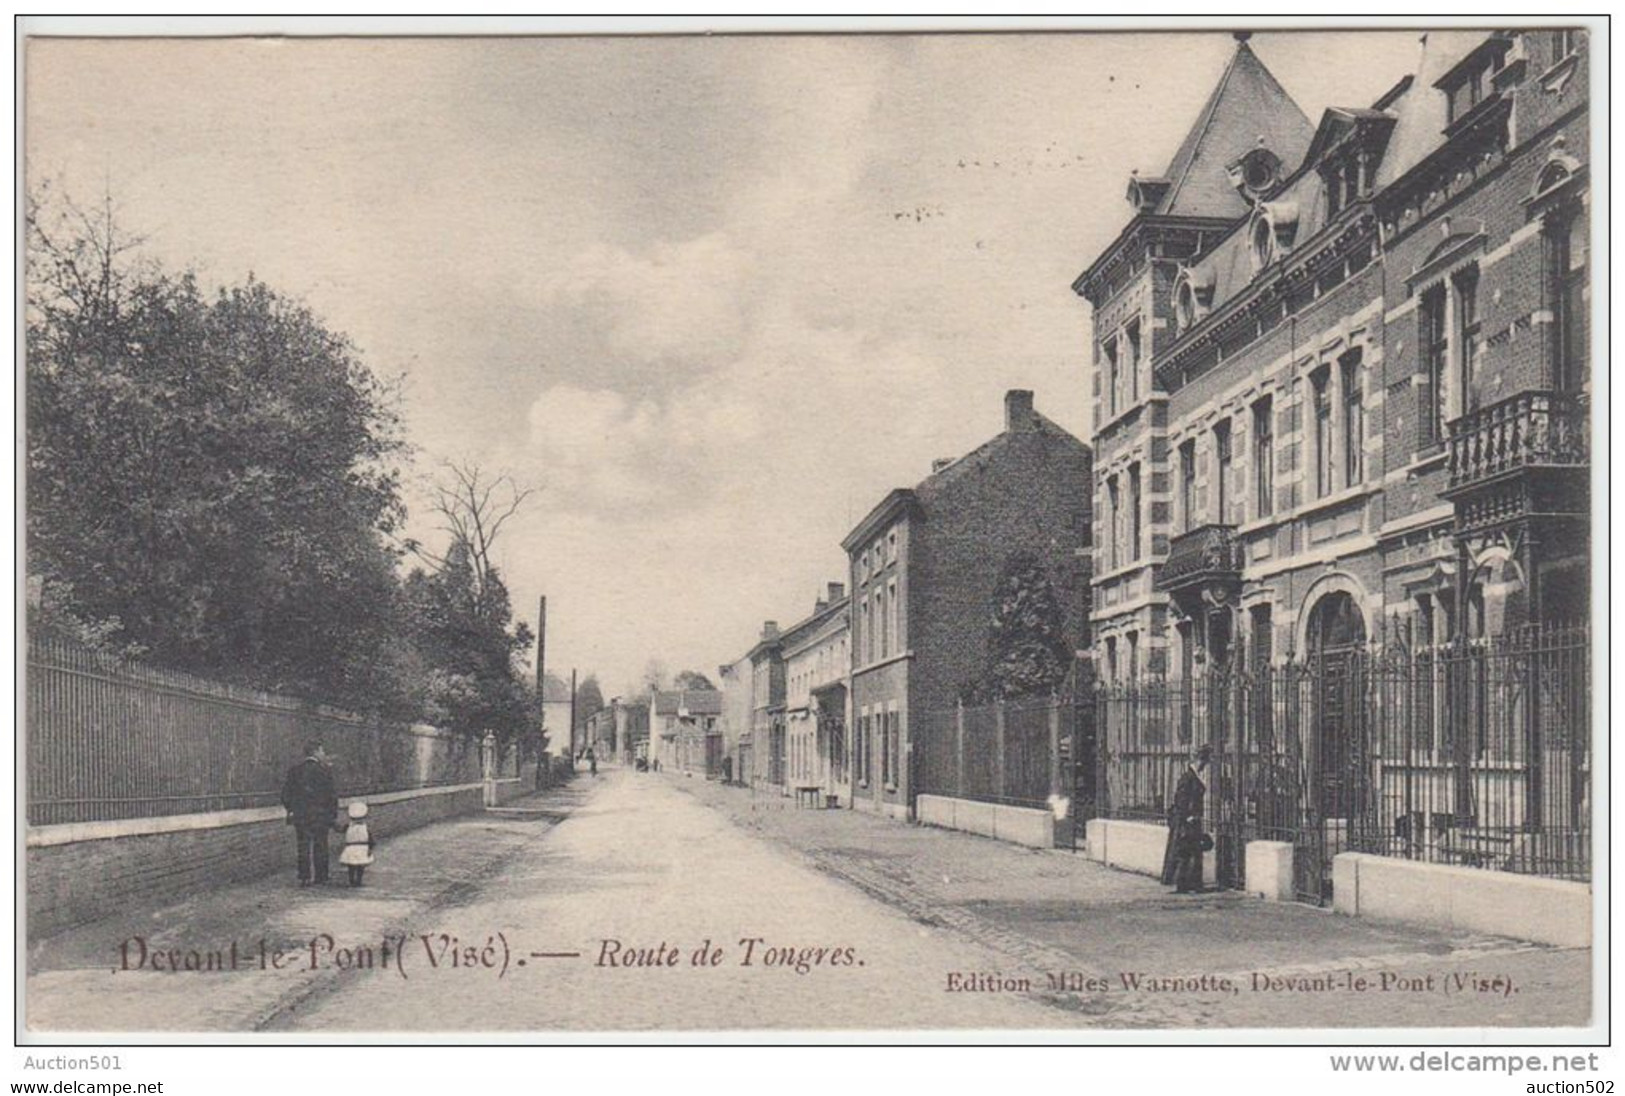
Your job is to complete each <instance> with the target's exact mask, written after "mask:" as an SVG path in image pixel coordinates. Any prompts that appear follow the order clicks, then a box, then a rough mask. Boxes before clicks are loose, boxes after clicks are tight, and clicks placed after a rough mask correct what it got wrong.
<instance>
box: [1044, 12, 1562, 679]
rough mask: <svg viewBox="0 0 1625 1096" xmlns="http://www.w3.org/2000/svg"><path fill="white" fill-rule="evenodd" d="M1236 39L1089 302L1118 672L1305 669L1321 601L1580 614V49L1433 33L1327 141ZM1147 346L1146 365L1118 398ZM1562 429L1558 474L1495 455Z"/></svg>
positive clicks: (1105, 664)
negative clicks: (1256, 170)
mask: <svg viewBox="0 0 1625 1096" xmlns="http://www.w3.org/2000/svg"><path fill="white" fill-rule="evenodd" d="M1241 37H1242V42H1241V44H1240V45H1239V46H1238V48H1237V51H1236V56H1235V58H1234V59H1233V61H1232V63H1231V67H1230V69H1229V70H1227V72H1226V74H1225V77H1224V79H1223V80H1221V83H1220V86H1219V88H1218V89H1216V91H1215V93H1214V96H1213V98H1211V99H1210V100H1209V103H1208V105H1207V107H1206V108H1204V112H1203V115H1202V117H1201V118H1200V119H1199V120H1198V122H1197V125H1196V127H1195V128H1193V130H1192V135H1191V137H1189V138H1187V140H1186V143H1185V144H1184V145H1182V147H1181V150H1180V153H1179V155H1178V156H1176V163H1175V164H1173V165H1170V169H1169V171H1168V172H1167V173H1166V176H1167V178H1166V179H1155V180H1150V179H1148V180H1140V179H1136V180H1134V181H1132V182H1131V186H1130V200H1131V202H1132V203H1133V204H1134V206H1135V212H1134V216H1133V219H1132V220H1131V221H1130V223H1129V226H1128V228H1126V229H1125V230H1124V232H1123V233H1122V235H1120V236H1119V238H1118V240H1117V241H1116V242H1115V243H1114V244H1113V245H1112V247H1111V248H1110V249H1108V251H1107V252H1105V253H1103V254H1102V255H1101V256H1100V257H1099V258H1098V259H1097V260H1096V261H1095V262H1094V263H1093V264H1092V265H1091V266H1090V268H1089V269H1088V270H1087V271H1085V272H1084V274H1083V275H1081V276H1080V277H1079V279H1078V281H1077V282H1076V283H1075V286H1074V288H1075V289H1076V290H1077V291H1078V292H1079V293H1080V294H1082V295H1083V296H1085V297H1087V298H1088V300H1089V302H1090V304H1091V306H1092V307H1093V310H1094V316H1095V323H1094V328H1095V349H1094V354H1093V358H1094V363H1095V380H1094V382H1093V389H1092V393H1091V394H1092V396H1093V398H1094V405H1095V422H1096V426H1095V433H1094V436H1093V438H1092V442H1093V445H1094V449H1095V469H1094V506H1095V512H1096V513H1097V514H1098V515H1099V526H1098V533H1097V538H1096V539H1097V552H1096V554H1097V557H1098V565H1097V568H1096V577H1095V580H1094V613H1093V623H1094V626H1095V652H1096V658H1097V661H1098V662H1099V663H1100V664H1101V666H1102V672H1103V673H1105V674H1107V675H1108V676H1114V677H1116V678H1117V679H1119V680H1123V679H1126V678H1128V677H1130V676H1135V677H1139V676H1147V675H1149V676H1162V675H1169V676H1175V677H1177V676H1182V675H1184V674H1189V673H1199V672H1201V669H1202V667H1203V666H1204V664H1209V663H1211V662H1212V661H1214V660H1223V661H1226V662H1229V661H1231V660H1238V659H1245V658H1252V657H1262V658H1269V659H1273V660H1277V661H1279V660H1282V659H1285V658H1288V657H1294V656H1301V655H1303V654H1304V653H1306V652H1307V650H1308V649H1309V648H1311V647H1312V646H1313V645H1314V643H1315V642H1317V639H1316V637H1317V636H1318V635H1319V634H1320V633H1319V632H1318V631H1312V630H1311V627H1310V617H1311V615H1312V613H1313V612H1314V610H1315V608H1316V606H1317V605H1321V604H1322V603H1323V602H1324V599H1326V598H1327V597H1328V595H1336V596H1337V597H1338V598H1341V597H1342V596H1343V595H1347V598H1348V599H1349V600H1350V601H1352V603H1353V605H1354V606H1355V607H1356V608H1357V609H1358V611H1359V614H1360V618H1361V621H1362V623H1363V626H1364V635H1365V637H1366V638H1367V639H1370V640H1377V639H1380V638H1381V637H1382V636H1383V635H1384V634H1391V633H1392V632H1394V631H1395V630H1398V632H1399V633H1400V634H1402V635H1404V636H1405V637H1407V638H1408V639H1410V640H1412V641H1416V640H1421V641H1423V642H1438V641H1441V640H1443V639H1445V638H1448V637H1449V635H1451V634H1454V632H1455V631H1458V630H1460V631H1464V632H1466V633H1467V634H1474V635H1482V634H1490V633H1493V632H1496V631H1500V630H1502V629H1505V628H1507V627H1512V626H1514V625H1517V624H1520V623H1523V622H1526V621H1534V620H1541V619H1546V620H1556V619H1572V618H1574V617H1575V616H1576V615H1578V614H1579V613H1583V612H1584V605H1585V594H1584V576H1585V571H1586V565H1587V564H1586V555H1585V548H1586V539H1587V536H1586V530H1587V528H1588V524H1587V518H1586V516H1585V514H1584V510H1585V505H1584V503H1585V499H1584V488H1583V479H1584V468H1583V461H1584V458H1583V454H1582V455H1581V457H1580V459H1579V463H1580V465H1581V467H1580V468H1578V469H1575V468H1574V467H1573V465H1574V464H1575V463H1576V461H1575V458H1574V444H1573V441H1572V439H1571V438H1570V433H1579V434H1581V435H1582V436H1583V432H1584V427H1583V418H1584V407H1585V404H1586V402H1587V401H1588V397H1589V380H1588V378H1589V370H1588V368H1585V367H1582V368H1579V369H1576V368H1575V367H1574V366H1572V365H1565V364H1564V363H1565V362H1569V361H1570V360H1571V359H1572V360H1579V358H1583V350H1582V351H1580V352H1579V355H1578V356H1576V354H1575V353H1574V352H1572V351H1571V352H1569V353H1568V355H1567V356H1566V357H1565V356H1564V355H1563V353H1562V352H1560V351H1559V350H1557V349H1556V347H1557V345H1558V343H1559V338H1558V336H1557V327H1556V326H1555V325H1556V323H1557V319H1556V313H1557V312H1558V311H1560V309H1561V305H1560V303H1559V302H1558V301H1556V300H1555V299H1554V295H1555V294H1558V293H1560V292H1563V291H1562V290H1559V289H1558V281H1557V274H1556V271H1555V268H1554V260H1553V256H1554V254H1559V253H1560V254H1562V255H1563V256H1564V259H1565V262H1566V263H1567V264H1568V266H1567V269H1570V270H1572V271H1574V272H1575V273H1574V274H1573V275H1572V277H1571V278H1570V279H1569V282H1570V288H1569V289H1568V290H1567V291H1566V292H1569V293H1570V294H1578V295H1579V297H1580V298H1581V302H1580V308H1579V310H1580V311H1584V307H1583V306H1584V304H1585V303H1588V302H1589V288H1588V286H1587V285H1586V280H1585V276H1586V275H1587V274H1588V273H1589V269H1588V267H1587V266H1586V263H1587V258H1588V255H1587V251H1586V245H1585V242H1584V241H1585V236H1586V227H1587V224H1586V222H1587V218H1588V217H1589V201H1588V197H1587V193H1586V189H1585V187H1586V180H1585V161H1586V158H1587V145H1588V140H1587V123H1588V116H1587V111H1586V102H1585V94H1586V87H1587V80H1588V74H1587V59H1586V49H1585V43H1584V41H1583V36H1582V35H1580V34H1578V33H1576V32H1564V31H1557V30H1550V31H1547V30H1542V31H1528V32H1502V33H1497V34H1491V35H1486V34H1483V33H1481V32H1480V33H1475V34H1469V33H1462V34H1455V35H1435V36H1433V40H1432V41H1430V42H1429V43H1428V44H1427V46H1426V48H1425V50H1424V52H1423V59H1422V61H1421V62H1420V64H1419V66H1418V70H1417V72H1416V73H1415V74H1414V75H1413V76H1411V77H1409V78H1407V80H1406V81H1403V82H1401V84H1400V85H1398V86H1397V87H1396V88H1395V89H1393V90H1392V91H1390V92H1389V93H1387V94H1386V95H1384V96H1383V97H1382V98H1381V99H1379V100H1378V101H1377V102H1376V103H1374V104H1372V105H1370V106H1369V107H1366V106H1362V107H1357V108H1333V109H1330V110H1328V111H1327V112H1326V114H1325V116H1324V117H1323V118H1322V119H1321V121H1320V123H1319V125H1318V127H1310V125H1309V123H1308V120H1307V119H1305V118H1304V117H1303V116H1302V114H1301V112H1300V111H1299V110H1298V108H1297V107H1296V105H1295V104H1292V103H1291V101H1290V98H1289V97H1287V96H1286V93H1285V92H1284V91H1282V90H1280V88H1279V85H1278V84H1275V82H1274V81H1273V78H1271V77H1268V74H1267V71H1265V70H1264V69H1263V66H1262V63H1261V62H1259V61H1258V59H1257V58H1256V56H1254V55H1253V54H1252V52H1251V49H1250V47H1249V46H1248V45H1247V44H1246V41H1245V36H1241ZM1232 117H1233V118H1235V119H1244V120H1246V121H1239V120H1238V121H1236V122H1234V123H1233V124H1229V125H1228V126H1227V123H1226V119H1228V118H1232ZM1248 125H1251V127H1252V128H1251V129H1248V128H1247V127H1248ZM1263 130H1267V132H1268V135H1269V136H1268V140H1267V141H1265V143H1264V144H1262V145H1261V144H1259V140H1258V138H1257V137H1256V136H1246V134H1249V133H1253V134H1256V133H1257V132H1259V131H1263ZM1271 157H1274V158H1275V160H1277V161H1278V163H1272V162H1271V159H1270V158H1271ZM1253 158H1258V159H1259V160H1260V162H1261V163H1263V165H1264V167H1265V168H1266V170H1265V171H1263V172H1261V173H1260V174H1259V176H1258V177H1257V178H1256V179H1254V178H1253V177H1252V176H1250V175H1249V174H1248V171H1249V170H1250V165H1251V164H1252V160H1253ZM1255 183H1256V186H1255V185H1254V184H1255ZM1222 187H1228V188H1229V189H1230V190H1231V192H1232V193H1233V195H1234V196H1235V197H1236V198H1239V199H1240V201H1239V203H1237V202H1232V201H1231V200H1230V199H1229V198H1222V197H1220V194H1221V189H1222ZM1215 218H1221V219H1222V220H1223V221H1224V224H1225V227H1224V228H1223V229H1222V230H1217V231H1216V230H1215V229H1214V227H1213V226H1214V219H1215ZM1569 230H1572V233H1571V234H1570V235H1567V236H1565V237H1564V239H1563V240H1562V241H1559V234H1560V231H1563V232H1567V231H1569ZM1558 247H1563V248H1566V250H1564V251H1562V252H1558V251H1556V250H1555V249H1556V248H1558ZM1429 324H1433V325H1434V326H1431V327H1430V326H1429ZM1576 330H1579V331H1580V334H1579V335H1578V336H1576V335H1575V334H1574V332H1575V331H1576ZM1146 332H1149V333H1150V336H1149V338H1147V336H1146V334H1145V333H1146ZM1561 337H1562V338H1565V339H1568V340H1569V343H1568V345H1571V346H1572V345H1573V343H1574V340H1575V338H1576V337H1578V338H1580V339H1582V340H1583V337H1584V335H1583V324H1582V325H1581V326H1580V327H1579V328H1576V327H1575V325H1574V324H1572V323H1571V324H1570V325H1569V327H1567V328H1565V329H1564V334H1563V335H1562V336H1561ZM1125 348H1131V349H1135V350H1137V351H1138V360H1137V361H1135V362H1134V366H1135V370H1136V376H1135V379H1134V380H1132V381H1127V382H1125V381H1122V380H1120V381H1119V382H1118V383H1117V384H1116V385H1115V386H1114V385H1113V383H1112V382H1111V380H1110V375H1111V372H1112V370H1113V368H1114V367H1115V368H1116V370H1117V372H1118V374H1119V376H1121V375H1122V373H1123V371H1124V366H1125V362H1126V360H1127V359H1128V358H1131V357H1135V355H1134V354H1131V353H1126V352H1125ZM1560 359H1561V360H1560ZM1565 370H1566V371H1567V372H1566V373H1565ZM1435 374H1437V375H1436V376H1435ZM1553 391H1556V395H1555V396H1552V397H1549V398H1550V400H1551V403H1550V406H1551V407H1553V408H1554V410H1551V411H1546V410H1545V408H1546V407H1547V406H1548V405H1547V403H1544V402H1538V401H1539V400H1546V399H1548V397H1546V396H1544V395H1541V394H1543V393H1551V392H1553ZM1114 396H1115V399H1114ZM1531 396H1535V397H1537V402H1536V403H1533V404H1531V403H1530V402H1529V397H1531ZM1565 408H1566V409H1569V410H1566V411H1565V410H1563V409H1565ZM1562 414H1568V415H1570V416H1571V418H1570V419H1567V420H1563V421H1561V422H1560V421H1559V420H1558V416H1559V415H1562ZM1548 415H1549V416H1551V417H1550V419H1548V418H1545V417H1543V416H1548ZM1510 419H1516V420H1517V421H1516V423H1515V424H1514V425H1515V427H1516V429H1518V430H1520V431H1522V432H1521V433H1519V434H1517V435H1512V434H1510V433H1509V431H1511V430H1512V429H1513V428H1514V427H1511V426H1503V425H1499V424H1501V423H1503V422H1506V421H1508V420H1510ZM1548 422H1550V427H1549V429H1550V430H1551V432H1552V436H1553V437H1554V438H1555V437H1556V436H1557V435H1558V433H1559V432H1560V430H1561V431H1563V432H1565V433H1564V434H1563V436H1564V437H1565V438H1566V439H1569V440H1567V441H1565V442H1564V445H1565V446H1567V449H1566V450H1565V452H1564V453H1563V454H1561V455H1559V456H1558V457H1557V458H1555V460H1554V461H1553V463H1555V464H1558V465H1562V466H1563V467H1561V468H1558V469H1556V470H1555V471H1551V472H1550V473H1549V474H1548V472H1547V471H1546V470H1542V469H1534V470H1531V471H1529V472H1528V473H1527V474H1524V478H1522V479H1519V480H1517V481H1516V482H1510V483H1509V482H1505V481H1504V480H1503V478H1500V477H1498V476H1495V475H1491V474H1489V473H1488V470H1487V467H1486V468H1477V467H1475V466H1473V462H1474V461H1475V460H1476V461H1480V462H1481V463H1482V461H1483V458H1482V457H1481V456H1478V455H1476V454H1480V453H1481V452H1483V451H1495V452H1500V450H1486V449H1485V445H1486V444H1499V439H1501V438H1503V437H1510V436H1516V437H1519V438H1522V439H1525V440H1524V441H1519V442H1517V443H1516V444H1518V445H1524V444H1529V445H1531V446H1532V445H1535V444H1538V443H1536V442H1530V441H1528V440H1527V439H1529V438H1532V437H1534V436H1535V432H1536V431H1546V430H1547V429H1548V425H1547V424H1548ZM1576 423H1582V424H1581V425H1576ZM1260 427H1262V428H1263V429H1260ZM1266 431H1267V432H1266ZM1540 436H1541V437H1545V435H1544V433H1542V434H1541V435H1540ZM1453 439H1454V440H1453ZM1580 444H1581V445H1582V447H1583V441H1582V442H1581V443H1580ZM1552 445H1553V447H1554V448H1555V447H1556V445H1557V443H1556V442H1553V443H1552ZM1453 446H1454V448H1452V447H1453ZM1452 454H1454V456H1453V455H1452ZM1516 456H1517V458H1518V459H1520V460H1521V459H1522V456H1523V453H1522V451H1520V452H1519V453H1518V454H1516ZM1529 463H1539V461H1536V460H1531V461H1530V462H1529ZM1549 486H1550V487H1552V488H1553V489H1548V488H1549ZM1263 492H1267V497H1266V498H1261V497H1260V495H1261V493H1263ZM1136 533H1137V534H1138V535H1136ZM1215 564H1216V565H1215ZM1187 573H1188V574H1190V575H1192V576H1193V577H1192V578H1191V579H1190V580H1189V581H1186V580H1185V579H1184V578H1182V577H1181V576H1182V575H1185V574H1187ZM1204 575H1205V576H1206V578H1203V577H1202V576H1204ZM1537 590H1538V591H1540V593H1539V594H1538V595H1537V593H1536V591H1537ZM1343 604H1347V603H1346V602H1344V603H1343ZM1423 620H1425V621H1426V622H1427V625H1426V630H1427V631H1428V634H1427V635H1425V636H1420V635H1418V631H1417V630H1418V622H1419V621H1423Z"/></svg>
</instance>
